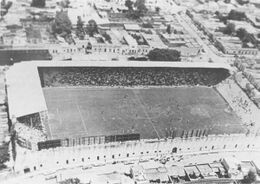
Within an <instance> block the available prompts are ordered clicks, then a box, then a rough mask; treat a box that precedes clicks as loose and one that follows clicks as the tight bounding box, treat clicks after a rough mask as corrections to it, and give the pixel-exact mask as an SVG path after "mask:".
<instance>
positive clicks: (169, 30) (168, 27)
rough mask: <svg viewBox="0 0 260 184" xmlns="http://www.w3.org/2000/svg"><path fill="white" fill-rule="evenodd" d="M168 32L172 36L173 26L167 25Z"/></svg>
mask: <svg viewBox="0 0 260 184" xmlns="http://www.w3.org/2000/svg"><path fill="white" fill-rule="evenodd" d="M166 32H167V33H168V34H171V32H172V29H171V25H170V24H169V25H167V28H166Z"/></svg>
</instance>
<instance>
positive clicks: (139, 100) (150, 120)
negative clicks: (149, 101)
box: [133, 91, 161, 139]
mask: <svg viewBox="0 0 260 184" xmlns="http://www.w3.org/2000/svg"><path fill="white" fill-rule="evenodd" d="M133 92H134V95H135V97H136V99H137V100H138V102H139V104H140V105H141V107H142V109H143V111H144V113H145V115H146V117H147V119H148V120H149V123H150V124H151V125H152V127H153V129H154V131H155V133H156V134H157V137H158V138H159V139H161V137H160V135H159V133H158V131H157V130H156V128H155V126H154V124H153V122H152V119H151V117H150V116H149V115H148V113H147V111H146V109H145V107H144V105H143V104H142V102H141V99H140V98H139V96H138V95H137V94H136V91H133Z"/></svg>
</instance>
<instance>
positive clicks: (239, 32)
mask: <svg viewBox="0 0 260 184" xmlns="http://www.w3.org/2000/svg"><path fill="white" fill-rule="evenodd" d="M236 33H237V37H238V38H240V40H242V39H243V38H244V37H246V35H247V34H248V33H247V31H246V30H245V29H244V28H239V29H238V30H237V32H236Z"/></svg>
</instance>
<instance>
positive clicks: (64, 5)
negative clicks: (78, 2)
mask: <svg viewBox="0 0 260 184" xmlns="http://www.w3.org/2000/svg"><path fill="white" fill-rule="evenodd" d="M69 5H70V1H69V0H63V1H61V2H60V6H61V7H62V8H69Z"/></svg>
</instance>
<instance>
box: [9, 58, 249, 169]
mask: <svg viewBox="0 0 260 184" xmlns="http://www.w3.org/2000/svg"><path fill="white" fill-rule="evenodd" d="M232 72H233V71H232V68H230V66H229V65H226V64H215V63H207V64H205V63H202V64H198V63H169V62H149V63H148V62H110V61H107V62H91V61H73V62H72V61H67V62H62V63H61V62H55V61H35V62H22V63H18V64H15V65H14V66H12V67H11V68H10V69H9V71H8V72H7V74H6V79H7V94H8V104H9V115H10V117H11V118H12V123H13V125H14V127H16V132H17V144H18V145H19V146H20V147H22V148H23V149H26V150H32V151H34V153H35V154H41V151H44V152H46V151H48V150H57V149H58V150H61V149H62V150H63V151H62V152H63V155H64V154H65V153H64V152H66V151H64V149H67V150H70V149H75V147H77V148H78V147H81V148H82V149H87V148H86V147H88V148H90V147H92V148H93V149H94V148H95V149H94V150H95V151H93V153H91V156H92V157H93V154H94V153H95V154H100V151H97V150H96V149H97V145H102V146H103V145H105V148H106V149H105V148H104V147H102V151H101V153H104V154H105V152H107V153H106V154H111V155H110V156H107V155H106V154H105V155H104V156H102V157H101V156H94V157H95V159H93V158H90V156H88V157H87V158H86V159H89V160H91V159H93V160H92V161H93V162H95V161H97V160H98V161H100V160H102V159H104V158H105V159H106V160H109V159H108V157H110V158H111V159H116V158H118V157H122V155H123V153H121V152H122V151H123V150H124V149H129V144H130V143H131V142H132V143H133V144H134V145H132V146H130V147H131V152H133V153H132V156H138V155H139V154H144V153H147V154H151V151H150V150H154V149H155V150H154V151H153V153H159V152H163V148H162V149H160V147H164V148H165V149H167V151H169V150H170V151H169V152H171V151H173V149H172V148H173V147H174V148H175V149H174V152H177V151H178V152H179V151H180V152H181V151H183V148H182V147H183V146H184V145H185V143H182V144H179V143H178V146H176V145H177V143H176V142H175V143H176V144H175V146H170V145H172V144H173V142H174V141H176V140H183V139H192V140H195V139H200V138H201V139H203V140H204V139H205V137H212V136H215V135H218V136H220V137H221V136H223V135H230V134H244V133H245V132H246V129H245V127H244V125H243V123H242V121H241V118H239V117H238V116H237V114H236V113H235V112H234V111H233V110H232V108H231V107H230V105H229V103H228V102H227V101H226V100H225V98H223V96H222V95H221V94H220V93H219V91H218V90H216V86H217V85H219V83H221V82H223V81H225V80H227V79H228V78H230V77H232V76H231V75H232ZM25 81H26V82H25ZM167 140H170V142H169V141H167ZM238 140H239V139H238ZM160 141H164V143H163V144H161V143H160V145H159V142H160ZM165 141H166V142H165ZM172 141H173V142H172ZM145 142H149V145H148V146H147V144H146V143H145ZM219 142H221V141H219ZM152 143H155V144H152ZM121 144H122V146H121V147H122V149H121V148H120V149H119V147H120V146H119V145H121ZM126 144H127V145H128V146H126ZM144 144H145V145H146V146H145V145H144ZM189 144H190V143H189ZM197 144H198V145H200V144H199V142H197ZM201 144H202V145H204V144H205V142H203V141H202V142H201ZM210 144H212V142H211V143H210ZM108 145H110V146H111V145H114V146H111V149H114V147H117V150H116V151H117V152H120V151H121V152H120V153H119V154H117V155H119V156H115V155H116V154H113V151H108V147H110V146H108ZM115 145H117V146H115ZM141 145H142V146H141ZM185 146H186V145H185ZM218 146H222V147H223V145H222V144H219V145H218ZM225 146H226V145H225ZM225 146H224V147H225ZM126 147H127V148H126ZM136 147H138V150H139V151H138V154H137V153H135V151H134V150H136ZM195 147H196V149H200V150H201V149H208V148H207V146H206V147H205V148H204V147H203V148H202V147H200V148H199V146H195ZM195 147H194V149H195ZM216 148H217V146H214V145H211V147H210V149H216ZM236 148H237V146H236ZM100 149H101V148H100ZM140 149H141V150H142V149H143V151H140ZM148 150H149V151H150V152H149V151H148ZM189 150H190V151H192V148H189ZM35 151H36V152H35ZM88 153H89V152H88ZM89 154H90V153H89ZM58 155H59V154H58ZM65 155H66V154H65ZM67 155H68V157H70V156H71V152H70V151H68V154H67ZM56 156H57V155H56ZM18 157H19V155H18ZM21 157H22V156H21ZM103 157H104V158H103ZM126 157H129V153H127V154H126ZM34 158H35V159H41V157H39V156H37V157H36V156H35V157H34ZM55 158H56V157H55ZM57 158H58V157H57ZM28 159H32V155H31V154H29V155H28ZM59 159H61V158H59ZM66 159H67V158H66ZM66 159H65V160H66ZM17 160H19V159H17ZM23 160H26V157H25V156H24V155H23ZM65 160H64V161H59V163H60V162H62V163H63V162H64V164H65V163H67V164H68V163H69V161H68V159H67V160H66V161H65ZM73 160H75V158H73ZM81 160H82V161H84V158H83V157H82V159H81ZM39 162H40V161H39V160H38V161H37V163H39ZM55 163H56V162H55ZM57 163H58V162H57ZM27 164H28V163H27ZM18 165H19V169H21V170H23V169H24V168H25V167H26V168H27V167H28V168H31V170H33V169H32V168H34V170H36V168H37V169H38V167H43V166H42V164H40V165H41V166H34V167H33V165H37V164H36V163H35V162H32V164H31V166H26V165H24V164H21V162H20V163H19V164H17V166H18ZM38 165H39V164H38ZM24 171H25V170H24ZM26 171H27V170H26Z"/></svg>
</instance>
